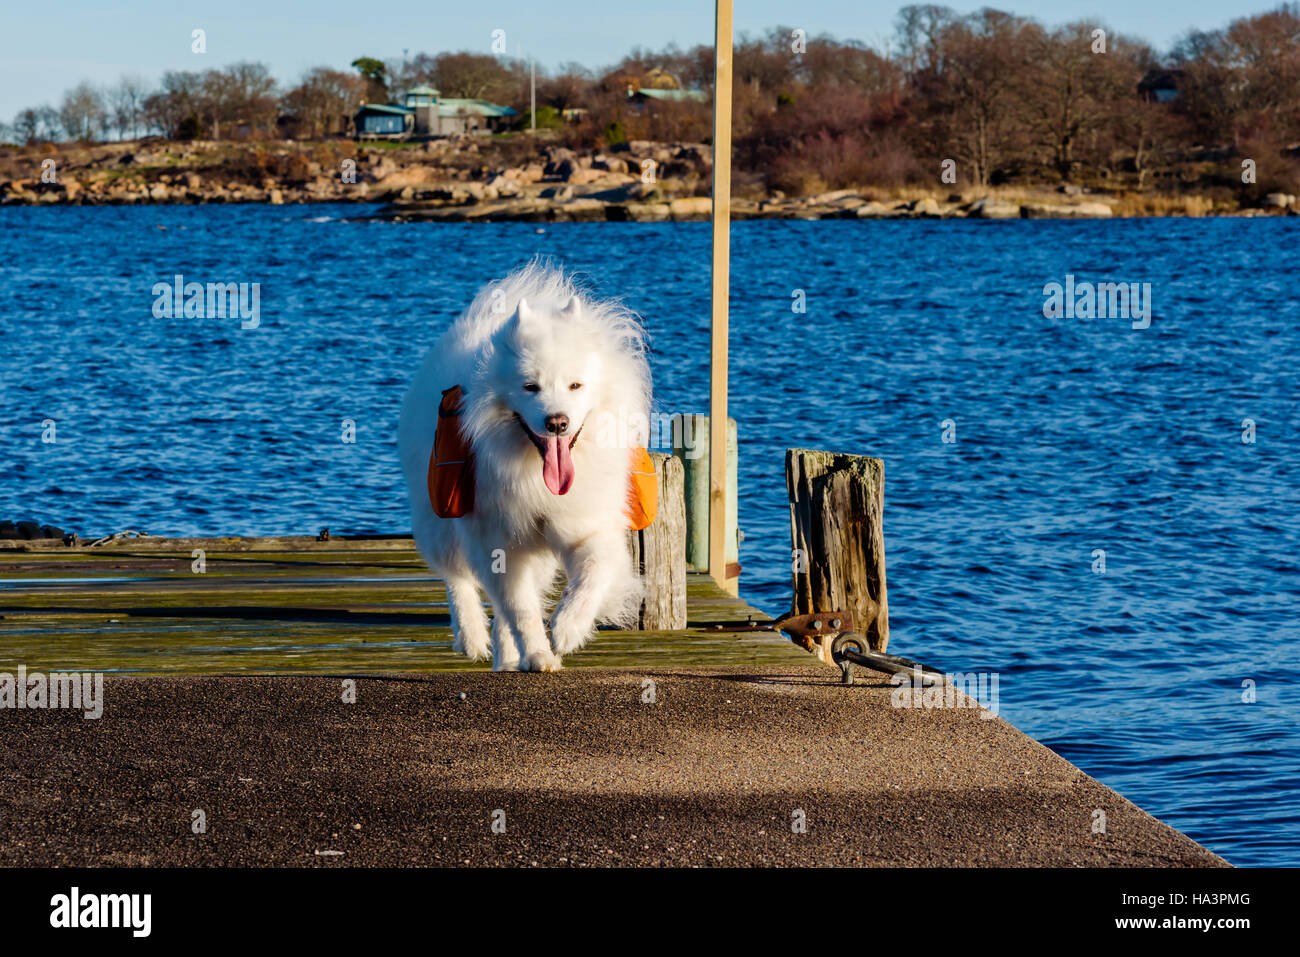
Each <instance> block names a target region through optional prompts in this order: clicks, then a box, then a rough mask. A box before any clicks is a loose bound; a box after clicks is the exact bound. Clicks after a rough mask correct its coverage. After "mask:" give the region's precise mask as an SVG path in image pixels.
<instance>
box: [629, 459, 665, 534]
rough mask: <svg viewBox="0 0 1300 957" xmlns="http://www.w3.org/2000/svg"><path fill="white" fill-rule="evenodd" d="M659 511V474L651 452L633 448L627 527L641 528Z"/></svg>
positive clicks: (653, 518)
mask: <svg viewBox="0 0 1300 957" xmlns="http://www.w3.org/2000/svg"><path fill="white" fill-rule="evenodd" d="M658 512H659V476H658V475H656V474H655V463H654V460H653V459H651V458H650V453H649V452H647V451H646V450H645V449H643V448H641V447H640V446H637V447H636V448H634V449H633V450H632V474H631V475H630V476H629V477H628V482H627V527H628V528H630V529H633V530H634V531H635V530H639V529H642V528H645V527H646V526H647V525H649V524H650V523H651V522H653V521H654V520H655V515H657V514H658Z"/></svg>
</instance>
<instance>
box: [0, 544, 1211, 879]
mask: <svg viewBox="0 0 1300 957" xmlns="http://www.w3.org/2000/svg"><path fill="white" fill-rule="evenodd" d="M196 550H199V551H201V552H202V562H203V565H202V566H197V565H196V564H195V563H196V562H198V561H199V558H198V557H197V556H196V555H195V552H196ZM199 567H201V568H202V570H201V571H199V570H196V568H199ZM688 608H689V610H688V626H687V628H685V629H683V630H681V631H666V632H641V633H637V632H619V631H609V632H603V633H601V634H600V635H599V636H598V637H597V639H596V640H595V641H593V642H592V644H591V645H589V646H588V648H587V649H586V650H584V651H582V652H580V653H578V654H574V655H571V656H569V657H566V658H565V665H566V669H565V670H564V671H563V672H561V673H559V674H536V675H535V674H504V675H503V674H491V673H487V671H486V666H485V665H484V664H483V663H481V662H480V663H470V662H467V661H465V660H464V659H463V658H460V657H458V656H456V655H454V654H453V653H452V651H451V648H450V636H449V634H448V616H447V609H446V605H445V603H444V596H443V594H442V589H441V586H440V584H439V583H438V582H437V581H436V580H435V579H434V578H433V576H432V575H430V574H429V572H428V570H427V569H426V568H425V567H424V565H423V564H422V562H421V561H420V560H419V558H418V556H417V555H416V553H415V551H414V550H413V548H412V545H411V542H410V540H409V539H406V538H388V539H382V538H381V539H365V540H343V541H340V540H332V541H327V542H317V541H315V540H312V539H306V538H276V539H194V540H177V539H173V540H156V541H155V540H132V541H128V542H120V543H117V544H113V545H105V546H101V547H96V548H65V547H62V546H60V545H56V544H54V543H49V544H44V543H41V544H38V543H31V542H25V543H16V542H0V658H2V659H3V660H0V673H9V674H10V675H11V676H12V675H13V674H16V673H17V668H18V666H20V665H21V666H25V667H26V669H27V674H28V675H29V676H30V675H31V673H32V672H51V671H73V670H79V671H106V672H116V674H110V675H109V676H108V677H107V678H106V679H105V680H104V682H103V695H102V699H101V704H102V713H101V714H100V715H99V716H98V717H94V718H87V717H86V716H84V715H83V714H82V713H79V712H77V711H74V710H68V709H54V708H48V707H44V708H42V707H27V708H23V709H18V708H14V707H5V708H4V709H0V866H13V865H26V866H42V867H47V866H51V865H68V864H70V865H78V866H92V867H93V866H105V865H110V866H111V865H117V866H140V865H155V866H157V865H179V866H205V865H223V866H232V865H235V866H239V865H251V866H291V867H302V866H306V867H330V866H390V867H391V866H394V865H433V866H466V865H470V866H483V865H488V866H510V867H520V866H523V867H528V866H536V865H552V866H591V865H596V866H608V865H611V864H614V865H628V866H645V865H652V866H654V865H676V866H681V865H705V866H717V865H768V866H773V865H775V866H788V865H799V866H816V865H825V864H843V865H895V866H897V865H911V866H916V865H922V866H934V865H966V866H969V865H996V866H1006V865H1035V866H1041V865H1055V866H1065V865H1069V866H1080V865H1084V866H1170V865H1175V866H1197V867H1215V866H1223V865H1224V863H1225V862H1224V861H1223V860H1222V859H1220V858H1218V857H1216V856H1215V855H1214V854H1212V853H1210V852H1209V851H1208V850H1206V849H1205V848H1203V847H1201V846H1200V845H1198V844H1196V843H1195V842H1194V841H1192V840H1191V839H1189V838H1188V837H1186V836H1184V835H1182V834H1180V833H1179V832H1177V831H1175V830H1174V829H1173V828H1171V827H1169V826H1168V825H1166V824H1163V823H1161V822H1160V821H1158V820H1156V819H1155V818H1153V817H1152V816H1151V815H1149V814H1146V813H1145V812H1144V811H1142V810H1141V809H1139V808H1137V807H1135V806H1134V805H1133V804H1131V803H1130V802H1128V801H1126V800H1125V799H1124V798H1123V797H1121V796H1120V795H1118V794H1116V793H1115V792H1113V791H1111V790H1110V789H1109V788H1107V787H1105V786H1104V785H1103V784H1101V783H1100V782H1098V781H1096V780H1094V779H1093V778H1091V777H1089V776H1088V775H1086V774H1085V773H1083V772H1082V771H1080V770H1079V769H1078V768H1076V767H1074V766H1073V765H1071V764H1070V763H1069V762H1067V761H1065V760H1064V759H1062V758H1061V757H1059V756H1058V755H1056V754H1053V753H1052V752H1051V751H1049V750H1048V749H1047V748H1045V747H1043V746H1042V745H1040V744H1038V743H1037V742H1035V741H1033V740H1032V739H1030V738H1029V737H1027V736H1026V735H1024V734H1022V733H1021V732H1019V731H1017V730H1016V729H1015V728H1014V727H1012V726H1011V725H1009V724H1007V723H1006V722H1005V721H1002V720H1000V719H997V720H987V717H988V715H987V713H985V712H981V711H980V710H978V709H972V708H969V707H967V708H961V709H957V708H947V709H940V710H920V709H900V708H897V707H894V706H892V702H891V694H890V692H891V688H890V686H889V684H888V683H887V682H886V681H885V680H883V679H880V678H879V677H878V678H877V679H876V680H864V681H862V682H860V683H859V684H858V685H856V686H854V687H844V686H842V685H841V684H840V683H839V673H838V672H837V671H835V670H834V669H832V668H829V667H827V666H826V665H824V664H821V663H819V662H818V661H817V660H816V659H815V658H813V657H812V656H811V655H809V654H807V653H805V652H803V651H801V650H799V649H797V648H796V647H795V646H794V645H793V644H791V643H790V642H789V641H786V640H785V639H783V638H780V637H778V636H776V635H774V634H772V633H752V632H751V633H739V634H737V633H712V634H711V633H709V632H708V631H707V626H708V624H709V623H710V622H715V621H720V620H726V619H744V618H746V617H748V616H750V615H753V616H755V617H758V618H761V617H763V616H762V615H761V613H759V612H757V611H755V610H754V609H752V608H749V607H748V606H746V605H745V604H744V603H743V602H741V601H739V600H738V599H735V598H732V597H730V596H729V595H727V594H726V593H725V592H723V591H722V590H721V589H720V588H719V587H718V586H717V585H716V584H714V583H713V581H712V580H711V579H709V578H707V577H705V576H703V575H696V574H692V575H691V576H690V581H689V596H688ZM593 665H596V666H602V667H589V666H593ZM466 669H473V671H467V670H466ZM140 675H145V676H148V677H139V676H140ZM9 680H10V681H11V682H12V681H13V679H12V677H10V679H9ZM348 689H350V690H348ZM1099 812H1104V816H1105V820H1106V822H1107V823H1106V828H1105V830H1104V831H1101V832H1098V830H1097V829H1096V821H1097V820H1098V814H1099ZM200 815H201V817H202V820H203V826H204V828H205V830H203V831H202V832H199V831H196V830H194V823H193V822H194V821H195V820H197V819H198V817H199V816H200ZM498 824H499V825H500V827H498Z"/></svg>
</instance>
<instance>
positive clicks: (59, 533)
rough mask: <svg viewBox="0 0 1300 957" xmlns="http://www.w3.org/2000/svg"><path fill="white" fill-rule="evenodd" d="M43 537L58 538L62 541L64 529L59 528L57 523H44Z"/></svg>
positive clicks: (42, 528)
mask: <svg viewBox="0 0 1300 957" xmlns="http://www.w3.org/2000/svg"><path fill="white" fill-rule="evenodd" d="M41 538H57V539H59V540H60V541H62V540H63V529H61V528H59V527H58V526H57V525H42V526H41Z"/></svg>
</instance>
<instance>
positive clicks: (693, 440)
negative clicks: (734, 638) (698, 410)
mask: <svg viewBox="0 0 1300 957" xmlns="http://www.w3.org/2000/svg"><path fill="white" fill-rule="evenodd" d="M710 421H711V420H710V418H709V417H708V416H707V415H699V414H692V413H679V414H676V415H674V416H673V418H672V427H673V455H675V456H676V457H677V458H678V459H679V460H680V461H681V463H682V466H683V467H684V469H685V472H686V560H687V561H688V562H690V563H691V565H693V566H694V567H695V568H697V569H700V570H704V569H707V568H708V567H709V488H710V485H711V482H712V477H711V471H712V470H711V468H710V465H709V463H710V462H711V461H712V456H711V455H710V448H711V447H712V440H711V438H710V434H709V433H710V430H709V423H710ZM738 491H739V474H738V464H737V461H736V420H735V419H728V420H727V509H726V527H725V530H724V531H725V546H726V547H725V551H724V552H723V560H724V561H725V562H726V564H727V583H726V585H724V587H725V588H726V589H727V591H728V592H729V593H730V594H732V595H735V594H737V592H738V585H739V575H740V564H739V562H740V546H739V536H738V535H737V532H736V528H737V502H738V501H739V496H738V495H737V492H738Z"/></svg>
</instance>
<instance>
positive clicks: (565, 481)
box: [542, 435, 573, 495]
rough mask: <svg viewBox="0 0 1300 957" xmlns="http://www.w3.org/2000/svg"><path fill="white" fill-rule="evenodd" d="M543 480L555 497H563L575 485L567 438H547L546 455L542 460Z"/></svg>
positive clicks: (552, 436)
mask: <svg viewBox="0 0 1300 957" xmlns="http://www.w3.org/2000/svg"><path fill="white" fill-rule="evenodd" d="M542 479H543V480H544V481H545V482H546V487H547V488H549V489H550V490H551V492H552V493H554V494H555V495H563V494H564V493H565V492H567V491H568V490H569V488H570V487H571V486H572V485H573V459H572V457H571V456H570V455H569V440H568V438H567V437H564V436H560V437H556V436H554V435H551V436H548V437H547V439H546V455H545V456H543V458H542Z"/></svg>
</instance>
